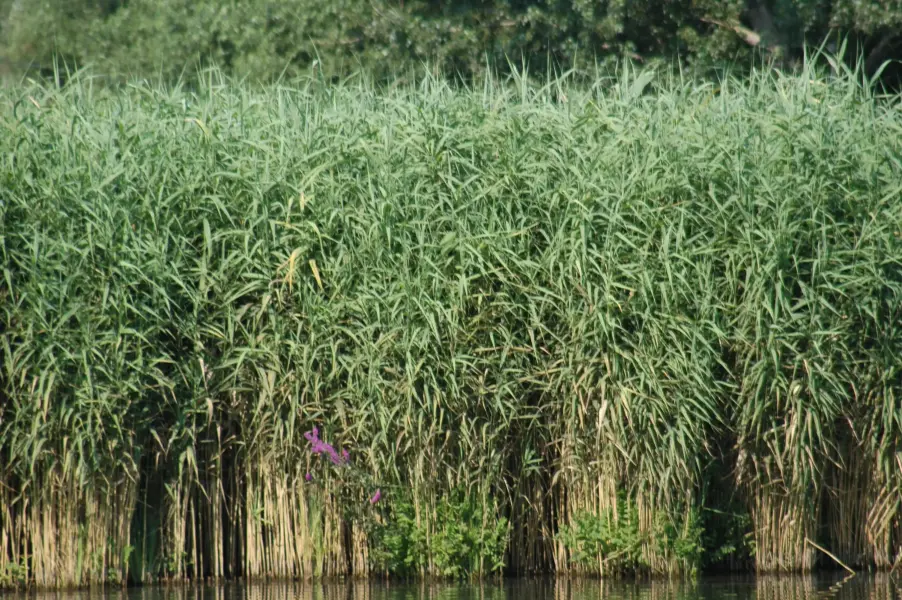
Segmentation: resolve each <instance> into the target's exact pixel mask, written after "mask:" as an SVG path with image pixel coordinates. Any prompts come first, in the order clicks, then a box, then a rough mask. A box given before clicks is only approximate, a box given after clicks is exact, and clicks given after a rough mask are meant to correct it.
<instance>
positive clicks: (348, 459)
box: [341, 450, 351, 463]
mask: <svg viewBox="0 0 902 600" xmlns="http://www.w3.org/2000/svg"><path fill="white" fill-rule="evenodd" d="M341 458H342V459H343V460H344V461H345V462H346V463H348V462H351V454H350V453H349V452H348V451H347V450H342V451H341Z"/></svg>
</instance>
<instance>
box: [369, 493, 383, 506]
mask: <svg viewBox="0 0 902 600" xmlns="http://www.w3.org/2000/svg"><path fill="white" fill-rule="evenodd" d="M381 499H382V490H376V493H375V494H373V497H372V498H370V504H375V503H377V502H379V500H381Z"/></svg>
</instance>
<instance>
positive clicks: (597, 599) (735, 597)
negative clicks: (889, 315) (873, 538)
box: [4, 575, 902, 600]
mask: <svg viewBox="0 0 902 600" xmlns="http://www.w3.org/2000/svg"><path fill="white" fill-rule="evenodd" d="M4 598H9V599H10V600H13V599H21V600H26V599H27V600H521V599H522V600H545V599H548V600H746V599H748V600H752V599H762V600H797V599H805V600H808V599H811V600H815V599H817V600H828V599H829V600H834V599H836V600H843V599H846V600H896V599H898V600H902V577H895V578H894V577H891V576H889V575H869V576H865V575H858V576H855V577H850V578H847V579H844V578H843V577H841V576H837V577H823V576H821V577H758V578H753V577H740V578H736V577H730V578H704V579H701V580H699V581H696V582H678V581H650V582H635V583H624V582H614V581H598V580H566V579H561V580H552V579H516V580H507V581H503V582H486V583H481V584H480V583H473V584H453V585H452V584H426V583H414V584H398V583H384V582H380V583H373V582H369V583H367V582H349V583H338V582H324V583H310V582H307V583H261V584H248V585H245V584H240V583H230V584H224V585H216V586H170V587H162V586H160V587H157V586H152V587H144V588H133V589H128V590H120V589H109V588H107V589H106V590H99V589H98V590H84V591H77V592H39V593H33V594H27V595H25V594H8V595H6V596H5V597H4Z"/></svg>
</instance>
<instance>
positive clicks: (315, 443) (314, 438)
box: [304, 427, 349, 465]
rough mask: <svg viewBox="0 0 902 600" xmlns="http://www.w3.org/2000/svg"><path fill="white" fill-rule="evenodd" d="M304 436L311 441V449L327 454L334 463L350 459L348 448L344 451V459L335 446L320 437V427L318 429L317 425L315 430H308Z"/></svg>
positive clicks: (339, 463)
mask: <svg viewBox="0 0 902 600" xmlns="http://www.w3.org/2000/svg"><path fill="white" fill-rule="evenodd" d="M304 437H305V438H307V441H308V442H310V451H311V452H312V453H314V454H325V455H327V456H328V457H329V460H331V461H332V464H334V465H341V464H343V463H345V462H347V461H348V460H349V454H348V451H347V450H344V451H342V456H344V460H342V457H341V456H339V455H338V452H336V451H335V448H333V447H332V446H330V445H329V444H327V443H326V442H324V441H322V440H321V439H319V429H317V428H316V427H314V428H313V431H308V432H307V433H305V434H304Z"/></svg>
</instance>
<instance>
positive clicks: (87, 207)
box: [0, 64, 902, 586]
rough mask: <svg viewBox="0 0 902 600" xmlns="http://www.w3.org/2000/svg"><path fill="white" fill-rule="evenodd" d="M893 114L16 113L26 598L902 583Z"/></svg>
mask: <svg viewBox="0 0 902 600" xmlns="http://www.w3.org/2000/svg"><path fill="white" fill-rule="evenodd" d="M898 100H899V99H898V98H895V99H894V98H882V99H881V98H875V97H874V96H873V95H872V92H871V91H870V88H869V87H868V86H866V85H862V83H861V80H860V75H859V74H858V73H849V72H846V71H845V70H844V68H843V67H842V66H841V65H838V64H837V65H836V71H835V72H834V73H833V74H832V75H830V76H822V75H819V74H817V73H814V72H812V71H810V70H809V71H805V72H803V73H801V74H800V75H799V76H784V75H780V74H779V73H775V72H759V73H754V74H752V75H751V77H749V78H748V79H745V78H744V80H743V82H741V83H740V82H738V81H735V80H732V79H724V80H723V81H721V82H720V83H719V84H718V85H709V84H697V83H687V82H684V81H682V80H680V79H678V78H671V77H669V76H663V75H660V74H657V75H656V74H655V73H654V72H651V71H642V72H635V71H633V70H631V69H630V68H628V67H626V66H624V67H622V68H621V70H620V72H619V73H618V74H617V75H616V76H615V77H603V76H601V75H599V76H598V77H597V78H596V79H595V82H594V84H592V85H590V86H584V85H570V84H569V83H568V82H567V81H565V80H550V81H543V82H529V81H528V80H527V79H526V78H524V77H522V76H519V75H516V74H515V75H514V77H513V78H512V79H511V80H508V81H499V80H497V79H492V78H491V77H487V78H486V79H485V80H484V81H483V82H481V83H480V84H479V85H474V86H473V87H472V88H464V89H461V88H451V87H449V86H448V85H447V84H446V83H443V82H442V81H441V80H437V79H430V78H427V79H424V80H422V81H420V82H419V83H418V84H417V85H409V86H404V85H402V86H395V87H393V88H390V89H382V90H380V89H376V88H374V87H373V86H371V85H369V84H367V83H365V82H364V81H362V80H360V79H358V80H356V82H355V83H347V84H343V85H340V86H333V85H328V84H324V83H322V82H321V81H319V80H309V81H300V82H297V83H294V84H291V85H288V84H285V85H281V86H271V87H265V88H259V89H258V88H253V87H250V86H248V85H236V84H235V83H234V82H227V81H222V80H221V79H220V75H218V74H217V73H212V72H211V73H208V74H207V82H206V84H205V85H204V86H203V87H202V88H200V89H197V90H195V91H192V92H188V91H184V90H181V89H178V88H167V87H153V86H150V85H148V84H135V85H132V86H130V87H128V88H123V89H120V90H112V89H108V88H105V87H104V86H95V85H94V83H93V82H92V81H91V80H90V78H88V77H87V76H85V75H82V76H80V77H79V78H77V79H76V80H74V81H71V82H70V83H69V85H67V86H65V87H63V88H58V87H55V86H49V87H42V85H41V84H23V85H22V86H14V87H8V88H5V89H4V90H3V91H2V92H0V130H2V131H3V132H4V134H3V135H2V136H0V161H2V162H0V256H2V278H0V341H2V344H0V359H2V371H0V457H2V458H0V564H2V565H4V567H3V571H2V575H0V576H2V577H3V578H4V579H3V580H4V581H5V582H7V583H11V582H14V581H17V580H21V581H31V582H34V583H36V584H39V585H45V586H53V585H69V584H83V583H86V582H89V581H98V580H104V581H119V580H122V579H124V578H129V579H132V580H137V581H148V580H152V579H155V578H158V577H171V578H182V577H198V576H200V575H209V576H232V575H237V574H245V575H248V576H297V577H310V576H316V575H328V574H341V573H349V572H351V573H354V574H357V575H361V574H366V573H368V572H373V571H374V570H375V571H380V572H381V571H388V572H391V573H395V574H400V575H422V574H443V575H450V576H456V575H465V574H478V573H488V572H493V571H495V570H499V569H507V570H509V571H511V572H516V573H525V572H534V571H547V570H555V571H557V572H571V573H612V572H647V573H692V572H694V571H695V570H697V569H698V568H700V567H705V566H711V565H718V564H719V565H730V564H732V565H734V566H743V565H749V566H751V565H752V564H753V565H755V566H757V568H758V569H760V570H767V571H770V570H805V569H810V568H813V567H814V566H815V564H816V560H817V558H818V556H821V555H819V554H818V553H817V551H816V550H815V548H814V546H813V545H812V543H816V544H818V545H821V546H822V547H824V548H827V549H829V550H830V551H832V552H833V553H834V554H835V555H837V557H839V558H840V559H841V560H843V561H846V562H847V563H848V564H850V565H855V566H876V567H881V568H886V567H890V566H891V565H893V564H894V563H896V564H898V563H899V561H900V559H902V512H900V498H902V494H900V484H902V377H900V367H902V203H900V202H899V197H900V194H902V183H900V182H902V109H900V103H899V101H898ZM314 426H318V428H319V431H318V433H316V434H313V433H308V435H307V437H306V438H305V436H304V435H303V434H304V432H311V430H312V429H313V427H314ZM316 435H319V436H322V440H324V442H320V441H319V438H316V437H315V436H316ZM314 439H316V440H317V444H318V445H313V446H311V443H310V440H314ZM325 442H329V443H332V444H334V445H335V448H336V450H335V452H334V453H332V450H331V449H327V450H322V449H323V448H325V446H323V444H324V443H325ZM338 448H345V449H347V450H349V451H350V465H346V464H344V463H345V459H344V458H343V457H342V456H341V455H339V454H338ZM311 450H314V451H317V452H320V454H319V455H316V454H313V453H312V452H311ZM330 453H332V454H330ZM330 455H331V456H333V458H334V460H333V461H332V462H335V463H337V464H335V465H332V464H331V463H330V462H329V461H328V460H324V457H326V458H328V457H329V456H330ZM308 474H309V476H308ZM308 480H309V481H308ZM375 486H379V489H380V493H379V494H377V495H375V496H372V497H371V495H372V494H373V488H374V487H375ZM379 496H381V501H377V500H380V499H379ZM368 499H369V501H368Z"/></svg>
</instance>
